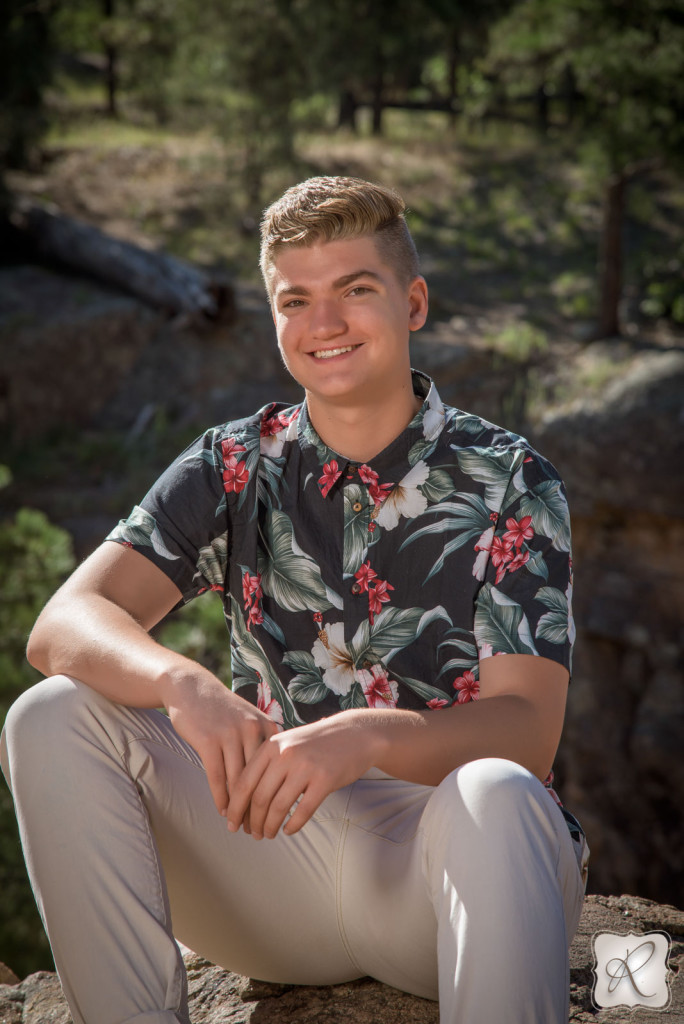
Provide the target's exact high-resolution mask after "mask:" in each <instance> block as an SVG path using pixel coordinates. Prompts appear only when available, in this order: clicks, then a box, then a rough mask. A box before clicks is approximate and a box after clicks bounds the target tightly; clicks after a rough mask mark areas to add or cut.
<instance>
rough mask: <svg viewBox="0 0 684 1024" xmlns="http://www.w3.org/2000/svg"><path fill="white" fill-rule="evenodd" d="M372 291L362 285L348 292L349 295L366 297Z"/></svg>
mask: <svg viewBox="0 0 684 1024" xmlns="http://www.w3.org/2000/svg"><path fill="white" fill-rule="evenodd" d="M370 291H372V289H371V288H368V287H366V285H364V284H357V285H355V286H354V287H353V288H352V289H351V290H350V292H349V294H350V295H366V294H368V292H370Z"/></svg>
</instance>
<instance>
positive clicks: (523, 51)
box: [486, 0, 684, 171]
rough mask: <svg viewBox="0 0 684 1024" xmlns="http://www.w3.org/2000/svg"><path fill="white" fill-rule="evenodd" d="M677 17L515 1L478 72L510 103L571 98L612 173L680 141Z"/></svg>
mask: <svg viewBox="0 0 684 1024" xmlns="http://www.w3.org/2000/svg"><path fill="white" fill-rule="evenodd" d="M683 52H684V13H683V12H682V8H681V5H677V4H672V3H671V2H670V0H631V2H630V3H629V4H626V3H621V2H617V0H611V2H605V0H572V2H570V0H565V2H562V3H559V2H558V0H521V2H519V3H518V4H517V5H516V6H515V8H514V9H513V11H512V12H511V13H510V14H509V15H508V16H507V17H505V18H503V19H501V20H500V21H499V22H498V24H497V25H496V26H495V28H494V30H493V33H492V37H491V47H490V51H489V54H488V57H487V61H486V67H487V69H488V71H489V72H490V73H491V74H496V75H498V76H499V77H500V79H501V81H502V82H503V83H504V84H505V86H506V88H507V90H508V91H509V94H510V95H511V96H515V95H516V94H517V95H519V94H520V93H521V92H522V91H525V90H527V91H529V90H530V89H534V88H537V87H541V88H542V89H543V90H544V91H545V93H546V95H547V96H553V95H554V94H556V93H558V92H563V91H565V92H567V91H568V90H570V91H571V92H572V93H573V94H576V98H577V99H578V100H579V101H580V108H579V111H577V113H578V114H579V118H578V124H579V125H580V126H581V130H582V135H583V137H584V138H585V139H587V138H589V137H591V138H593V139H594V140H596V142H597V143H598V145H599V146H600V148H601V151H602V152H603V153H604V154H605V156H606V159H607V161H608V164H609V166H610V168H611V169H612V170H614V171H621V170H622V169H623V167H625V165H626V164H628V163H630V162H632V161H635V160H640V159H643V158H652V157H653V156H654V155H656V156H662V157H671V158H675V157H676V156H677V155H678V154H681V152H682V144H683V142H684V124H683V120H682V116H681V114H682V109H683V108H684V76H683V75H682V73H681V68H682V53H683Z"/></svg>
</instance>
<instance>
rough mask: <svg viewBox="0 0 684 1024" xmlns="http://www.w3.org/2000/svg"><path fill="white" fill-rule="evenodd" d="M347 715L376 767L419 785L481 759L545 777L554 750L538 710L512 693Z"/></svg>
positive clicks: (361, 711)
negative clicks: (431, 707)
mask: <svg viewBox="0 0 684 1024" xmlns="http://www.w3.org/2000/svg"><path fill="white" fill-rule="evenodd" d="M345 714H347V715H348V716H349V720H348V724H349V727H350V728H351V729H359V730H362V731H366V732H367V736H366V737H365V742H367V743H368V744H369V745H370V748H371V750H372V755H373V764H374V765H375V767H377V768H380V769H382V770H383V771H385V772H387V773H388V775H393V776H395V777H396V778H400V779H406V780H407V781H409V782H418V783H421V784H423V785H431V786H434V785H438V784H439V783H440V782H441V781H442V779H444V778H445V777H446V776H447V775H448V774H449V772H451V771H453V770H454V769H455V768H458V767H459V766H460V765H462V764H465V763H466V762H467V761H474V760H476V759H478V758H482V757H501V758H506V759H508V760H511V761H516V762H517V763H518V764H521V765H523V767H525V768H527V769H528V770H529V771H531V772H532V773H533V774H534V775H537V776H538V777H540V778H545V776H546V775H547V774H548V772H549V770H550V768H551V762H552V760H553V755H554V753H555V745H556V741H555V738H554V737H553V736H552V735H551V736H547V735H546V730H545V728H544V722H543V721H542V718H541V716H540V714H539V712H538V710H537V709H536V708H535V707H534V705H533V704H531V703H530V701H528V700H526V699H525V698H524V697H519V696H517V695H515V694H504V695H501V696H496V697H491V698H489V699H487V700H480V701H478V702H477V703H475V702H473V703H471V704H466V705H463V706H460V707H457V708H447V709H444V710H441V711H402V710H397V709H388V710H375V709H374V710H371V709H369V710H365V709H359V710H354V711H350V712H346V713H345ZM359 738H360V737H359Z"/></svg>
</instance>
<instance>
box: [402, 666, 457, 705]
mask: <svg viewBox="0 0 684 1024" xmlns="http://www.w3.org/2000/svg"><path fill="white" fill-rule="evenodd" d="M392 675H393V676H394V678H395V679H396V681H397V682H398V683H403V684H404V686H408V687H409V689H410V690H413V692H414V693H417V694H418V696H419V697H421V698H422V700H424V701H425V703H426V704H427V702H428V701H429V700H434V699H435V698H437V700H444V699H445V697H446V696H447V695H446V694H445V692H444V690H439V689H438V688H437V687H436V686H430V684H429V683H424V682H423V681H422V680H421V679H413V678H412V677H411V676H399V675H397V674H396V672H393V673H392Z"/></svg>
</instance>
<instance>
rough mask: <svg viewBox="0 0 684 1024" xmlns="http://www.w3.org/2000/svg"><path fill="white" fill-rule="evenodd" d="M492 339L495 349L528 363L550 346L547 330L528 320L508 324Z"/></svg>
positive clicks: (515, 359) (517, 360)
mask: <svg viewBox="0 0 684 1024" xmlns="http://www.w3.org/2000/svg"><path fill="white" fill-rule="evenodd" d="M490 341H491V343H492V346H493V348H494V349H495V351H497V352H499V353H500V354H501V355H503V356H505V357H506V359H511V360H512V361H513V362H516V363H527V362H529V360H530V359H531V358H532V357H533V356H535V355H538V354H540V353H542V352H546V351H547V349H548V347H549V339H548V337H547V335H546V332H545V331H542V330H540V329H539V328H538V327H535V326H534V324H530V323H527V322H526V321H516V322H515V323H510V324H507V325H506V326H505V327H504V328H503V330H501V331H497V333H496V334H495V335H492V336H491V337H490Z"/></svg>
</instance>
